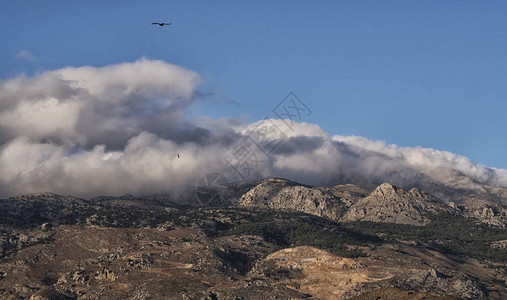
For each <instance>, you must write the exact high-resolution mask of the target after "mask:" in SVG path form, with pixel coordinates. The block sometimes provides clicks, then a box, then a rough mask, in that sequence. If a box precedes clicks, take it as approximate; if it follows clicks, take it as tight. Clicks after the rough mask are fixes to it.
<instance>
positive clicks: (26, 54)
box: [16, 50, 37, 61]
mask: <svg viewBox="0 0 507 300" xmlns="http://www.w3.org/2000/svg"><path fill="white" fill-rule="evenodd" d="M16 58H19V59H26V60H29V61H36V60H37V59H36V58H35V56H34V55H33V53H32V52H30V51H28V50H21V51H19V52H18V54H16Z"/></svg>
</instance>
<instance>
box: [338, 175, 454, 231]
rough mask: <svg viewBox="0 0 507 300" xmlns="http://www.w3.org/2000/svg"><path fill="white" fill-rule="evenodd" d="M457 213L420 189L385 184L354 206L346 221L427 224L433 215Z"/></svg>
mask: <svg viewBox="0 0 507 300" xmlns="http://www.w3.org/2000/svg"><path fill="white" fill-rule="evenodd" d="M455 212H456V208H453V207H452V206H451V205H448V204H447V203H446V202H444V201H441V200H439V199H437V198H436V197H434V196H432V195H430V194H428V193H425V192H423V191H421V190H419V189H416V188H413V189H411V190H409V191H405V190H404V189H401V188H398V187H395V186H393V185H391V184H389V183H383V184H381V185H380V186H378V187H377V188H376V189H375V190H374V191H373V192H372V193H371V194H370V195H369V196H367V197H365V198H363V199H361V200H359V201H357V202H356V203H355V204H354V205H352V206H351V207H350V208H349V209H348V211H347V213H346V214H345V216H344V217H343V218H342V220H343V221H372V222H384V223H398V224H410V225H425V224H427V223H429V222H430V220H429V219H428V216H429V215H432V214H441V213H455Z"/></svg>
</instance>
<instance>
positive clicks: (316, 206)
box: [238, 179, 367, 220]
mask: <svg viewBox="0 0 507 300" xmlns="http://www.w3.org/2000/svg"><path fill="white" fill-rule="evenodd" d="M366 195H367V190H365V189H362V188H359V187H356V186H354V185H344V186H336V187H330V188H328V187H310V186H305V185H300V184H297V183H295V182H292V181H289V180H285V179H268V180H264V181H263V182H262V183H260V184H258V185H257V186H256V187H254V188H252V189H251V190H249V191H248V192H247V193H245V194H244V195H243V196H242V197H241V198H240V199H239V202H238V205H239V206H243V207H257V208H272V209H285V210H295V211H300V212H305V213H309V214H312V215H316V216H321V217H327V218H330V219H333V220H338V219H340V217H341V216H342V215H343V214H344V213H345V210H346V208H347V207H349V206H351V205H352V204H353V203H355V202H356V201H358V200H359V199H361V198H362V197H365V196H366Z"/></svg>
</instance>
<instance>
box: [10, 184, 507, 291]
mask: <svg viewBox="0 0 507 300" xmlns="http://www.w3.org/2000/svg"><path fill="white" fill-rule="evenodd" d="M229 194H230V195H233V196H234V197H235V198H231V200H230V201H226V202H225V203H224V202H222V203H216V202H213V203H209V204H208V206H201V207H199V206H196V205H191V206H189V205H183V204H181V203H180V204H178V203H174V202H171V201H169V200H167V199H164V198H163V197H158V198H157V197H136V196H132V195H124V196H120V197H109V196H102V197H96V198H93V199H90V200H84V199H80V198H75V197H71V196H60V195H56V194H51V193H44V194H31V195H24V196H19V197H14V198H9V199H3V200H0V207H1V208H2V210H1V211H0V212H1V214H2V215H1V218H0V233H1V236H0V245H1V252H0V270H1V273H0V297H1V298H6V299H7V298H9V297H10V299H23V298H26V299H28V298H31V299H102V298H114V299H119V298H121V299H150V298H151V299H157V298H168V299H275V298H278V299H288V298H291V299H307V298H316V299H372V298H373V299H377V298H378V297H382V299H400V298H403V299H422V298H426V299H456V298H465V299H468V298H469V299H476V298H491V299H504V298H506V297H507V252H506V251H505V245H506V243H505V241H506V240H507V232H506V231H505V230H504V229H502V228H501V227H499V226H491V225H488V224H487V223H484V222H479V219H477V218H476V217H473V218H472V217H471V216H468V215H467V214H468V212H469V211H471V210H467V208H466V207H464V206H459V205H452V204H449V203H447V202H445V201H442V200H439V199H438V198H436V197H434V196H432V195H431V194H428V193H426V192H424V191H421V190H419V189H409V190H405V189H402V188H398V187H395V186H393V185H390V184H387V183H385V184H382V185H380V186H378V187H377V188H376V189H374V190H369V189H364V188H361V187H357V186H353V185H339V186H334V187H311V186H306V185H301V184H298V183H295V182H292V181H289V180H285V179H267V180H261V181H257V182H251V183H245V184H241V185H240V184H235V185H234V189H231V191H229ZM239 194H241V196H239ZM234 199H238V200H237V201H236V200H234ZM235 202H237V203H236V204H228V205H225V204H227V203H235ZM209 205H218V206H209Z"/></svg>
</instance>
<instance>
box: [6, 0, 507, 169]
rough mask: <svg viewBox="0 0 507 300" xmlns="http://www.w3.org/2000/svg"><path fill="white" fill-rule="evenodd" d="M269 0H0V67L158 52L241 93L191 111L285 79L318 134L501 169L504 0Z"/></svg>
mask: <svg viewBox="0 0 507 300" xmlns="http://www.w3.org/2000/svg"><path fill="white" fill-rule="evenodd" d="M272 2H275V1H265V2H264V1H244V2H239V1H227V3H226V2H225V1H223V2H218V1H214V2H212V1H179V2H173V1H127V0H122V1H69V0H66V1H54V0H52V1H44V0H34V1H23V0H16V1H0V78H2V79H7V78H10V77H13V76H15V75H18V74H20V73H25V74H34V73H36V72H40V71H43V70H48V69H57V68H61V67H65V66H82V65H92V66H104V65H109V64H113V63H119V62H127V61H134V60H137V59H139V58H140V57H143V56H146V57H148V58H152V59H163V60H165V61H167V62H170V63H174V64H177V65H181V66H183V67H185V68H188V69H191V70H193V71H196V72H198V73H199V74H201V75H202V77H203V79H204V80H205V82H204V84H203V85H202V86H201V88H200V89H201V90H202V91H203V92H214V93H216V94H217V95H218V96H217V97H220V98H227V99H229V100H233V101H237V102H239V103H240V105H236V106H235V105H231V104H229V103H227V102H218V103H217V102H216V101H207V102H204V103H200V104H198V105H196V106H195V107H193V108H192V111H191V114H194V115H210V116H212V117H215V118H218V117H227V116H230V117H238V116H242V117H244V118H247V120H248V121H253V120H257V119H260V118H262V117H264V116H268V115H270V112H271V109H272V108H273V107H274V106H275V105H276V104H277V102H278V101H280V100H281V99H282V98H283V97H284V96H285V95H286V94H287V93H288V92H289V91H294V92H295V93H296V94H297V95H298V96H299V97H300V98H301V99H302V100H303V101H304V102H305V103H306V104H307V105H308V106H309V107H310V108H311V109H312V111H313V114H312V116H311V117H310V119H309V121H310V122H313V123H317V124H319V125H320V126H321V127H323V128H324V129H325V130H326V131H328V132H329V133H330V134H341V135H351V134H354V135H360V136H364V137H367V138H369V139H375V140H377V139H378V140H385V141H386V142H388V143H394V144H397V145H400V146H423V147H431V148H436V149H439V150H447V151H451V152H454V153H458V154H462V155H465V156H468V157H470V158H471V159H472V160H474V161H475V162H477V163H481V164H485V165H487V166H491V167H499V168H507V155H506V154H507V117H506V114H507V104H506V103H507V102H506V101H507V59H506V56H507V18H506V16H507V2H503V1H329V2H324V1H319V2H317V1H290V2H282V1H276V3H272ZM155 21H164V22H172V23H173V25H172V26H170V27H169V28H160V27H158V26H152V25H151V22H155ZM23 50H24V51H28V52H29V53H26V52H25V55H24V56H23V55H21V54H20V52H21V51H23ZM30 54H31V55H32V56H33V57H30ZM20 56H21V57H20Z"/></svg>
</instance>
